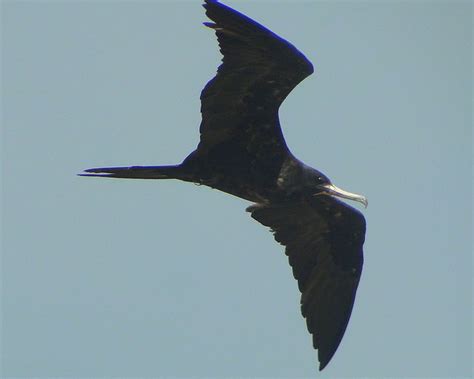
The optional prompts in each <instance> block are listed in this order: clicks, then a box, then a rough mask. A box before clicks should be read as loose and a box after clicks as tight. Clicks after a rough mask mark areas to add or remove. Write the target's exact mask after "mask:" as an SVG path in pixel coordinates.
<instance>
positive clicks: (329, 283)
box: [248, 195, 365, 370]
mask: <svg viewBox="0 0 474 379" xmlns="http://www.w3.org/2000/svg"><path fill="white" fill-rule="evenodd" d="M248 210H249V212H251V213H252V217H253V218H254V219H255V220H257V221H258V222H260V223H261V224H263V225H265V226H269V227H270V228H271V229H272V231H273V232H274V235H275V239H276V240H277V241H278V242H279V243H281V244H282V245H284V246H286V250H285V252H286V255H287V256H288V258H289V263H290V265H291V267H292V268H293V275H294V277H295V279H296V280H298V286H299V289H300V291H301V292H302V295H301V311H302V313H303V317H305V318H306V323H307V326H308V330H309V332H310V333H311V334H312V335H313V346H314V348H315V349H318V359H319V362H320V367H319V369H320V370H322V369H323V368H324V367H325V366H326V365H327V364H328V362H329V361H330V360H331V358H332V356H333V355H334V353H335V352H336V349H337V347H338V346H339V343H340V342H341V339H342V337H343V335H344V332H345V330H346V327H347V323H348V322H349V318H350V315H351V312H352V306H353V304H354V299H355V294H356V290H357V286H358V284H359V279H360V275H361V272H362V264H363V252H362V245H363V243H364V239H365V219H364V216H363V215H362V214H361V213H360V212H359V211H357V210H356V209H354V208H352V207H350V206H348V205H346V204H345V203H343V202H341V201H339V200H337V199H335V198H333V197H330V196H326V195H321V196H315V197H313V198H311V199H308V200H305V201H304V202H298V203H279V204H263V205H261V204H257V205H254V206H251V207H250V208H249V209H248Z"/></svg>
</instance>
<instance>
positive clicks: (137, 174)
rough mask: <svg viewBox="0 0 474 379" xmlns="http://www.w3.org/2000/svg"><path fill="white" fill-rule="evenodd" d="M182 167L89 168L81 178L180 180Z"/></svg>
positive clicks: (81, 174)
mask: <svg viewBox="0 0 474 379" xmlns="http://www.w3.org/2000/svg"><path fill="white" fill-rule="evenodd" d="M179 173H180V166H179V165H175V166H131V167H99V168H89V169H87V170H84V172H82V173H80V174H78V175H79V176H95V177H101V178H125V179H179V178H180V175H179Z"/></svg>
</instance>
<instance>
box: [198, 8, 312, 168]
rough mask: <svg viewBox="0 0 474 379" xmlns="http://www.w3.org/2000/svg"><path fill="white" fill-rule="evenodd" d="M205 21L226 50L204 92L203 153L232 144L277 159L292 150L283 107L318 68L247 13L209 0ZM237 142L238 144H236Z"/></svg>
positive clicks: (230, 147) (201, 130)
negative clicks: (285, 132)
mask: <svg viewBox="0 0 474 379" xmlns="http://www.w3.org/2000/svg"><path fill="white" fill-rule="evenodd" d="M203 6H204V8H206V15H207V16H208V17H209V18H210V19H211V20H212V21H213V22H212V23H211V22H209V23H205V25H206V26H208V27H210V28H212V29H214V30H215V33H216V35H217V39H218V41H219V46H220V51H221V52H222V54H223V56H224V57H223V63H222V64H221V65H220V66H219V68H218V72H217V75H216V76H215V77H214V78H213V79H212V80H211V81H209V83H207V85H206V86H205V88H204V89H203V91H202V93H201V112H202V122H201V127H200V132H201V141H200V144H199V146H198V150H197V151H196V153H197V154H200V153H204V152H205V153H208V152H209V149H212V148H214V147H216V146H217V145H221V144H223V143H224V144H227V146H226V147H225V149H222V151H223V152H227V151H229V149H230V150H232V151H234V150H239V149H238V148H239V147H240V148H242V149H244V150H245V151H246V152H247V153H248V154H250V155H252V154H255V155H259V156H261V157H262V159H267V160H271V159H272V156H273V154H272V151H273V152H274V154H278V152H279V153H280V154H281V152H282V151H283V150H284V152H285V154H286V151H287V149H286V144H285V141H284V138H283V135H282V132H281V129H280V125H279V121H278V108H279V106H280V104H281V103H282V102H283V100H284V99H285V97H286V96H287V95H288V94H289V93H290V92H291V90H292V89H293V88H294V87H295V86H296V85H297V84H298V83H299V82H301V81H302V80H303V79H304V78H305V77H307V76H308V75H310V74H311V73H312V72H313V66H312V65H311V63H310V62H309V61H308V60H307V59H306V58H305V57H304V55H303V54H301V53H300V52H299V51H298V50H297V49H296V48H295V47H294V46H293V45H291V44H290V43H289V42H287V41H285V40H283V39H282V38H280V37H278V36H277V35H275V34H274V33H272V32H271V31H270V30H268V29H266V28H265V27H263V26H262V25H260V24H258V23H256V22H255V21H253V20H251V19H250V18H248V17H246V16H244V15H243V14H241V13H239V12H237V11H235V10H233V9H231V8H229V7H227V6H225V5H223V4H221V3H219V2H217V1H215V0H205V4H204V5H203ZM230 145H233V146H230Z"/></svg>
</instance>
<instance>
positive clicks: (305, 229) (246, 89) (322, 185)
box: [80, 0, 367, 370]
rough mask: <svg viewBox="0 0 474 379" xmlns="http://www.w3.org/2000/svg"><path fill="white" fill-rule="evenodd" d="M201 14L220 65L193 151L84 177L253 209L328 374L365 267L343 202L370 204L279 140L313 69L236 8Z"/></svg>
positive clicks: (359, 237)
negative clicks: (163, 186)
mask: <svg viewBox="0 0 474 379" xmlns="http://www.w3.org/2000/svg"><path fill="white" fill-rule="evenodd" d="M203 6H204V8H205V9H206V15H207V16H208V18H209V19H210V20H211V21H212V22H205V23H204V25H206V26H207V27H209V28H211V29H213V30H214V31H215V34H216V36H217V40H218V42H219V46H220V51H221V53H222V55H223V59H222V64H221V65H220V66H219V68H218V70H217V74H216V76H215V77H214V78H213V79H211V80H210V81H209V82H208V83H207V84H206V86H205V87H204V89H203V90H202V92H201V113H202V121H201V125H200V142H199V144H198V146H197V148H196V150H194V151H193V152H192V153H191V154H189V155H188V156H187V157H186V158H185V159H184V161H183V162H182V163H181V164H178V165H173V166H131V167H102V168H91V169H87V170H85V172H84V173H82V174H80V175H82V176H95V177H106V178H128V179H178V180H184V181H187V182H193V183H198V184H203V185H206V186H209V187H212V188H216V189H218V190H220V191H224V192H227V193H229V194H232V195H235V196H238V197H240V198H243V199H246V200H249V201H251V202H253V203H254V204H253V205H251V206H250V207H248V208H247V211H248V212H250V213H251V216H252V217H253V218H254V219H255V220H257V221H258V222H260V223H261V224H263V225H265V226H268V227H270V228H271V230H272V231H273V233H274V237H275V239H276V241H278V242H279V243H280V244H282V245H284V246H285V247H286V250H285V253H286V255H287V256H288V259H289V263H290V265H291V267H292V269H293V274H294V277H295V279H296V280H297V281H298V287H299V290H300V291H301V293H302V295H301V311H302V314H303V317H305V318H306V323H307V327H308V331H309V332H310V333H311V334H312V339H313V346H314V348H315V349H317V350H318V360H319V362H320V366H319V369H320V370H322V369H323V368H324V367H325V366H326V365H327V364H328V362H329V361H330V360H331V358H332V357H333V355H334V353H335V352H336V349H337V348H338V346H339V344H340V342H341V339H342V337H343V335H344V332H345V330H346V327H347V324H348V322H349V318H350V315H351V312H352V307H353V304H354V299H355V294H356V290H357V286H358V283H359V279H360V276H361V272H362V264H363V252H362V246H363V243H364V239H365V219H364V216H363V215H362V214H361V213H360V212H359V211H358V210H356V209H354V208H352V207H351V206H349V205H347V204H346V203H345V202H343V201H341V200H338V198H344V199H349V200H355V201H358V202H361V203H362V204H364V206H367V200H366V198H365V197H364V196H361V195H357V194H354V193H350V192H347V191H344V190H342V189H340V188H338V187H336V186H335V185H334V184H332V183H331V181H330V180H329V179H328V177H327V176H326V175H324V174H323V173H321V172H320V171H318V170H315V169H313V168H311V167H309V166H307V165H305V164H304V163H302V162H301V161H299V160H298V159H296V158H295V156H294V155H293V154H292V153H291V152H290V150H289V149H288V146H287V145H286V142H285V139H284V138H283V134H282V130H281V127H280V122H279V118H278V109H279V107H280V105H281V104H282V102H283V100H284V99H285V98H286V96H287V95H288V94H289V93H290V92H291V91H292V90H293V88H295V87H296V86H297V85H298V84H299V83H300V82H301V81H302V80H303V79H305V78H306V77H307V76H309V75H311V74H312V73H313V71H314V69H313V65H312V64H311V62H309V60H308V59H307V58H306V57H305V56H304V55H303V54H302V53H301V52H300V51H298V50H297V49H296V48H295V47H294V46H293V45H292V44H291V43H289V42H288V41H286V40H284V39H282V38H280V37H279V36H277V35H276V34H274V33H273V32H272V31H270V30H268V29H267V28H265V27H264V26H262V25H260V24H259V23H257V22H255V21H254V20H252V19H250V18H248V17H247V16H245V15H243V14H241V13H239V12H237V11H235V10H234V9H232V8H230V7H228V6H226V5H224V4H222V3H219V2H218V1H216V0H205V3H204V4H203Z"/></svg>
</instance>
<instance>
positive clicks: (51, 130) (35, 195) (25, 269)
mask: <svg viewBox="0 0 474 379" xmlns="http://www.w3.org/2000/svg"><path fill="white" fill-rule="evenodd" d="M226 3H227V4H228V5H230V6H232V7H234V8H236V9H238V10H240V11H242V12H244V13H246V14H247V15H249V16H250V17H252V18H254V19H256V20H257V21H259V22H261V23H263V24H264V25H265V26H267V27H268V28H270V29H272V30H273V31H274V32H275V33H277V34H279V35H281V36H282V37H284V38H286V39H288V40H289V41H291V42H292V43H293V44H294V45H295V46H297V47H298V48H299V49H300V50H301V51H302V52H303V53H305V55H306V56H307V57H308V58H309V59H310V60H311V61H312V62H313V64H314V65H315V69H316V72H315V74H314V75H313V76H311V77H310V78H308V79H306V80H305V81H304V82H303V83H302V84H301V85H300V86H298V88H297V89H296V90H295V91H294V92H293V93H292V94H291V95H290V96H289V97H288V99H287V100H286V102H285V103H284V105H283V107H282V109H281V112H280V118H281V122H282V125H283V130H284V134H285V137H286V140H287V142H288V145H289V146H290V148H291V149H292V151H293V152H294V153H295V155H296V156H298V157H299V158H300V159H301V160H303V161H304V162H306V163H307V164H309V165H311V166H313V167H316V168H318V169H320V170H321V171H323V172H324V173H325V174H327V175H328V176H329V177H330V178H331V179H332V181H333V182H334V183H335V184H336V185H338V186H340V187H342V188H345V189H347V190H350V191H354V192H358V193H363V194H364V195H366V196H367V197H368V199H369V207H368V209H367V210H364V214H365V216H366V218H367V224H368V231H367V238H366V243H365V266H364V271H363V275H362V279H361V283H360V286H359V291H358V295H357V299H356V304H355V306H354V311H353V314H352V318H351V321H350V323H349V327H348V330H347V332H346V335H345V337H344V339H343V341H342V344H341V346H340V347H339V350H338V352H337V353H336V355H335V357H334V358H333V360H332V361H331V363H330V364H329V366H328V367H327V368H326V369H325V370H324V371H323V372H321V373H317V365H316V352H315V351H314V350H313V349H312V347H311V340H310V336H309V334H308V333H307V331H306V326H305V324H304V320H303V319H302V317H301V315H300V312H299V293H298V290H297V286H296V282H295V281H294V279H293V278H292V274H291V270H290V267H289V266H288V263H287V259H286V257H285V255H284V253H283V248H282V247H281V246H279V245H278V244H277V243H276V242H275V241H274V240H273V238H272V235H271V234H270V233H269V232H268V230H266V229H265V228H264V227H263V226H261V225H259V224H258V223H256V222H254V221H253V220H252V219H251V218H250V217H249V215H248V214H247V213H246V212H244V209H245V208H246V207H247V206H248V205H249V203H248V202H246V201H243V200H240V199H237V198H234V197H232V196H229V195H226V194H223V193H220V192H218V191H215V190H211V189H208V188H206V187H198V186H195V185H192V184H188V183H179V182H175V181H112V180H100V179H90V178H82V177H77V176H75V174H76V173H78V172H80V171H81V170H82V169H84V168H88V167H97V166H107V165H132V164H172V163H179V162H180V161H181V160H182V159H183V158H184V157H185V156H186V155H187V154H188V153H189V152H190V151H191V150H193V149H194V148H195V147H196V145H197V142H198V138H199V135H198V126H199V122H200V114H199V93H200V91H201V89H202V87H203V86H204V84H205V83H206V82H207V81H208V80H209V79H210V78H211V77H212V76H213V75H214V73H215V70H216V68H217V66H218V64H219V60H220V55H219V52H218V49H217V43H216V41H215V37H214V35H213V33H212V32H211V31H210V30H208V29H206V28H205V27H203V26H202V25H201V23H202V22H203V21H206V18H205V16H204V10H203V9H202V8H201V6H200V2H199V1H179V2H178V1H177V2H171V1H146V2H141V1H128V2H112V1H89V2H82V1H81V2H79V1H77V2H76V1H68V2H66V1H62V2H56V1H54V2H49V1H38V2H32V1H29V2H20V1H4V2H2V92H3V95H2V99H3V104H2V115H3V118H2V142H3V144H2V164H3V168H2V204H3V205H2V210H3V211H2V216H3V217H2V234H3V243H2V293H3V294H2V295H3V296H2V358H3V362H2V370H3V371H2V376H3V377H12V376H23V377H33V376H34V377H53V376H54V377H58V376H61V377H63V376H74V377H99V376H100V377H110V376H122V377H145V376H147V377H276V376H278V377H316V376H317V377H321V378H331V377H360V376H367V377H389V376H390V377H395V376H398V377H401V376H403V377H421V376H423V377H433V376H437V377H469V376H470V375H472V363H471V360H472V342H471V339H472V237H471V234H472V109H471V99H472V71H471V69H472V4H471V3H470V2H467V1H465V2H460V1H450V2H444V1H437V2H434V1H404V2H398V1H381V2H374V1H370V2H366V1H353V2H327V1H325V2H316V1H293V2H290V1H281V2H280V1H277V2H269V1H254V2H248V1H228V2H226Z"/></svg>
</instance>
